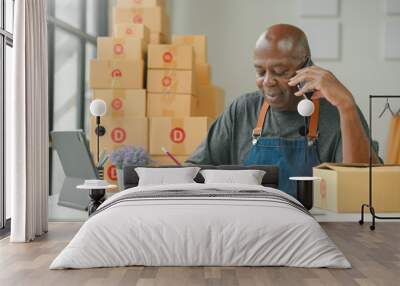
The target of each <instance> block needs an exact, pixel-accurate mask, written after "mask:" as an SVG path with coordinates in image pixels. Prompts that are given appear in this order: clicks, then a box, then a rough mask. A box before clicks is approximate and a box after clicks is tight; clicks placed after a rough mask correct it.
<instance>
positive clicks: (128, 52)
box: [97, 37, 147, 60]
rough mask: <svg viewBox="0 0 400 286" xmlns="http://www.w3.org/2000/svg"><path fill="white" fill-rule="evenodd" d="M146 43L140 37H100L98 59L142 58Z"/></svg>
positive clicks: (98, 40)
mask: <svg viewBox="0 0 400 286" xmlns="http://www.w3.org/2000/svg"><path fill="white" fill-rule="evenodd" d="M146 47H147V46H146V45H145V44H144V43H143V40H142V39H139V38H123V37H118V38H117V37H98V38H97V59H98V60H142V59H143V54H144V53H145V51H146Z"/></svg>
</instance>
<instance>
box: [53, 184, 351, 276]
mask: <svg viewBox="0 0 400 286" xmlns="http://www.w3.org/2000/svg"><path fill="white" fill-rule="evenodd" d="M205 188H217V189H219V190H227V191H232V190H237V191H239V190H263V191H268V192H273V193H274V194H277V195H280V196H284V197H286V198H288V199H290V200H292V201H296V200H295V199H293V198H292V197H290V196H288V195H286V194H285V193H283V192H281V191H279V190H276V189H272V188H266V187H262V186H254V185H237V184H236V185H231V184H179V185H164V186H148V187H135V188H131V189H128V190H125V191H123V192H120V193H118V194H116V195H114V196H112V197H111V198H109V199H108V200H107V201H105V202H104V203H103V204H102V206H100V208H99V209H101V208H104V210H103V211H101V212H99V213H98V214H96V215H94V216H92V217H91V218H89V219H88V220H87V221H86V222H85V223H84V224H83V225H82V227H81V229H80V230H79V232H78V233H77V234H76V235H75V237H74V238H73V239H72V241H71V242H70V243H69V244H68V245H67V246H66V247H65V249H64V250H63V251H62V252H61V253H60V254H59V255H58V256H57V257H56V259H55V260H54V261H53V262H52V264H51V265H50V269H62V268H90V267H112V266H127V265H145V266H194V265H199V266H200V265H204V266H206V265H214V266H242V265H243V266H244V265H246V266H294V267H333V268H349V267H351V266H350V263H349V262H348V261H347V259H346V258H345V257H344V255H343V254H342V252H341V251H340V250H338V248H337V247H336V245H335V244H334V243H333V242H332V241H331V239H330V238H329V237H328V236H327V234H326V233H325V232H324V230H323V229H322V228H321V226H320V225H319V224H318V222H317V221H315V219H314V218H312V217H311V216H310V215H308V214H306V213H304V212H302V211H300V210H299V209H297V208H295V207H293V206H291V205H288V204H282V203H277V202H274V201H266V200H263V199H257V198H230V197H227V198H204V197H203V198H197V197H196V198H190V197H189V198H188V197H186V198H182V199H180V198H167V199H166V198H155V199H143V200H137V201H135V200H133V201H123V202H119V203H116V204H112V203H113V202H115V201H116V200H117V199H118V198H120V197H121V196H125V195H126V194H129V193H130V192H145V191H150V190H151V191H156V190H159V191H165V190H199V191H201V190H204V189H205ZM296 202H297V201H296ZM107 206H108V208H106V207H107Z"/></svg>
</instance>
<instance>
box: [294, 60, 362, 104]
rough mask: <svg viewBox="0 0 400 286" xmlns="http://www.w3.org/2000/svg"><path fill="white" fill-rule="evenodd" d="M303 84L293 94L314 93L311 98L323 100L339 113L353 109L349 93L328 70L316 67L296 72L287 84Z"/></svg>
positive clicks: (352, 100)
mask: <svg viewBox="0 0 400 286" xmlns="http://www.w3.org/2000/svg"><path fill="white" fill-rule="evenodd" d="M300 82H305V84H304V86H303V87H302V88H301V89H300V90H299V91H298V92H296V93H295V95H296V96H303V95H304V94H305V93H306V92H314V94H313V96H312V98H313V99H314V98H325V99H326V100H327V101H329V102H330V103H331V104H332V105H334V106H336V107H337V108H338V109H339V110H340V111H343V110H346V109H348V108H355V102H354V99H353V96H352V95H351V93H350V91H349V90H348V89H347V88H346V87H345V86H344V85H343V84H342V83H341V82H340V81H339V80H338V79H337V78H336V77H335V76H334V75H333V74H332V73H331V72H330V71H328V70H324V69H322V68H320V67H318V66H315V65H314V66H310V67H306V68H303V69H300V70H298V71H296V75H295V76H294V77H292V78H291V79H290V80H289V82H288V84H289V85H290V86H297V85H298V84H299V83H300Z"/></svg>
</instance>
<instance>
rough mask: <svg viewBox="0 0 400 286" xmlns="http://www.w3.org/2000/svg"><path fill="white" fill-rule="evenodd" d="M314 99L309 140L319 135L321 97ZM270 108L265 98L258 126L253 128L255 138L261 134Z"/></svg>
mask: <svg viewBox="0 0 400 286" xmlns="http://www.w3.org/2000/svg"><path fill="white" fill-rule="evenodd" d="M312 101H313V103H314V113H313V114H312V115H311V120H310V126H309V128H308V134H307V137H308V139H309V140H315V139H316V138H317V137H318V121H319V99H313V100H312ZM268 109H269V104H268V102H267V101H266V100H264V101H263V104H262V106H261V110H260V113H259V114H258V119H257V125H256V128H254V129H253V134H252V135H253V138H258V137H260V136H261V133H262V130H263V128H264V122H265V118H266V117H267V112H268Z"/></svg>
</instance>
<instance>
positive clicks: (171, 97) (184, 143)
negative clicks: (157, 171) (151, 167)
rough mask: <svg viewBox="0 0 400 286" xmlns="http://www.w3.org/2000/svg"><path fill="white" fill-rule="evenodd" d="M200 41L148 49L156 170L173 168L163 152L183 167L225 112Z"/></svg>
mask: <svg viewBox="0 0 400 286" xmlns="http://www.w3.org/2000/svg"><path fill="white" fill-rule="evenodd" d="M206 51H207V46H206V37H205V36H204V35H185V36H174V37H173V43H172V44H169V45H149V48H148V71H147V89H148V97H147V115H148V117H150V123H149V127H150V131H149V133H150V139H149V140H150V141H149V143H150V147H149V151H150V154H151V155H152V158H153V159H154V160H155V161H156V162H157V163H158V164H172V163H173V161H171V159H169V158H168V156H166V155H165V154H164V153H163V151H162V147H165V148H166V149H167V150H169V151H170V152H171V153H172V154H174V155H175V156H176V157H177V159H178V161H181V162H182V161H184V160H185V159H186V158H187V156H188V155H190V154H191V153H192V152H193V151H194V150H195V148H196V147H197V146H198V145H199V144H200V143H201V141H202V140H204V138H205V137H206V135H207V131H208V128H209V127H210V124H211V123H212V121H213V119H215V117H217V116H218V114H219V113H220V112H221V111H222V110H223V94H222V90H221V89H219V88H217V87H215V86H212V85H211V84H210V82H211V80H210V66H209V64H208V63H207V52H206Z"/></svg>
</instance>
